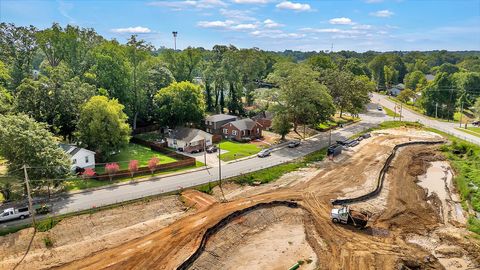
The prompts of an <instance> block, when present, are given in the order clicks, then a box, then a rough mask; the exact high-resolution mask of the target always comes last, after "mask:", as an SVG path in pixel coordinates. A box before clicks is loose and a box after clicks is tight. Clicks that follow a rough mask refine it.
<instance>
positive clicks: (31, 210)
mask: <svg viewBox="0 0 480 270" xmlns="http://www.w3.org/2000/svg"><path fill="white" fill-rule="evenodd" d="M23 173H24V174H25V185H26V186H27V195H28V208H29V210H30V215H31V216H32V224H33V228H36V227H37V226H36V222H35V209H33V203H32V194H31V192H30V182H29V181H28V173H27V165H23Z"/></svg>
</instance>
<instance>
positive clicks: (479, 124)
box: [472, 121, 480, 127]
mask: <svg viewBox="0 0 480 270" xmlns="http://www.w3.org/2000/svg"><path fill="white" fill-rule="evenodd" d="M472 125H474V126H477V127H478V126H480V121H475V122H472Z"/></svg>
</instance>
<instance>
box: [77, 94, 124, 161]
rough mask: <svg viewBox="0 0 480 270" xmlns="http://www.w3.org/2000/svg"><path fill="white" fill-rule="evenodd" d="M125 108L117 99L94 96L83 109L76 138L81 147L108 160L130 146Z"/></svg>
mask: <svg viewBox="0 0 480 270" xmlns="http://www.w3.org/2000/svg"><path fill="white" fill-rule="evenodd" d="M123 108H124V106H123V105H122V104H120V103H119V102H118V100H116V99H111V100H109V99H108V98H107V97H104V96H94V97H92V98H90V100H89V101H88V102H86V103H85V104H84V105H83V106H82V107H81V112H80V119H79V121H78V124H77V132H76V137H77V138H78V140H79V142H80V144H81V145H83V146H85V147H86V148H88V149H90V150H93V151H95V152H97V153H98V154H100V158H102V159H104V160H106V159H107V158H108V157H109V156H110V155H111V154H113V153H114V152H117V151H118V150H120V149H121V148H122V147H124V146H125V145H127V144H128V142H129V140H130V132H131V130H130V126H129V125H128V124H127V119H128V118H127V115H126V114H125V113H124V112H123Z"/></svg>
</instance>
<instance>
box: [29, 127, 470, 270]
mask: <svg viewBox="0 0 480 270" xmlns="http://www.w3.org/2000/svg"><path fill="white" fill-rule="evenodd" d="M429 139H430V140H438V137H436V136H435V135H432V134H431V133H429V132H421V131H418V130H409V129H396V130H393V131H383V132H382V133H376V134H374V136H373V137H372V138H370V139H367V140H364V141H362V143H361V145H360V146H358V147H356V148H353V149H349V150H348V151H345V153H344V154H343V157H342V159H337V160H335V161H333V162H325V163H322V169H321V170H319V171H318V174H317V175H316V176H314V177H308V179H306V180H305V181H294V182H290V181H289V182H288V184H287V185H281V186H274V185H270V186H269V188H263V187H262V188H261V193H257V192H251V191H248V192H247V193H246V194H247V195H245V196H243V197H242V195H241V194H240V193H237V194H235V196H232V197H234V198H235V199H232V200H231V201H230V202H225V203H214V204H212V205H210V206H208V207H206V208H204V209H203V210H202V211H198V212H197V213H195V214H192V215H190V216H187V217H184V218H182V219H180V220H178V221H177V222H174V223H173V224H171V225H170V226H168V227H166V228H163V229H160V230H158V231H156V232H153V233H151V234H150V235H147V236H144V237H140V238H138V239H135V240H131V241H128V242H125V243H123V244H122V245H118V246H116V247H112V248H108V249H105V250H103V251H101V252H98V253H97V254H95V255H92V256H87V257H85V258H83V259H79V260H76V261H73V262H71V263H68V264H61V263H59V264H58V265H60V267H61V268H64V269H175V268H177V267H178V266H179V265H181V264H182V263H183V262H185V260H187V258H189V257H190V256H191V255H192V254H194V253H196V251H197V250H198V248H199V246H201V243H202V239H204V235H205V233H206V232H207V231H208V230H209V229H210V228H212V227H215V226H217V225H218V224H219V223H220V222H222V221H223V220H225V218H226V217H228V216H229V215H231V214H232V213H235V212H238V211H242V210H244V209H247V208H248V209H250V208H251V207H255V206H257V205H259V204H262V203H269V202H273V201H295V202H297V203H298V205H300V206H301V208H302V209H303V210H299V209H293V210H292V209H290V210H288V211H287V210H285V211H286V212H285V213H282V211H283V210H281V211H279V212H277V213H276V212H275V211H276V210H273V211H272V210H270V211H268V210H267V209H264V210H261V211H260V210H258V209H257V210H255V211H252V212H250V213H249V214H248V215H246V216H244V217H243V218H238V219H233V220H229V221H228V222H229V223H228V224H226V227H223V229H221V230H220V231H217V232H216V234H215V235H214V236H213V237H212V238H210V239H209V240H208V241H207V242H206V250H207V251H206V252H203V253H201V254H200V256H199V258H197V259H196V260H194V264H195V267H193V268H197V269H212V268H213V269H215V267H217V266H219V268H222V269H232V268H233V269H235V268H237V269H238V268H243V269H246V268H249V266H251V264H250V261H254V262H257V264H261V265H264V268H268V269H271V268H270V265H268V264H262V263H263V260H266V261H271V260H270V259H272V258H278V260H282V259H283V258H284V257H285V258H287V259H288V260H285V261H282V265H281V266H280V265H278V267H282V268H283V269H285V268H288V267H290V266H291V264H290V261H291V260H293V259H294V258H293V257H289V254H287V255H285V253H287V252H288V253H292V254H294V255H295V256H298V257H301V258H298V260H303V259H305V260H306V259H307V258H303V257H306V256H307V255H308V256H309V257H312V258H313V259H312V262H311V264H309V265H315V267H317V268H319V269H443V268H444V266H443V265H442V264H441V262H440V261H439V258H440V256H443V257H442V258H441V259H443V258H445V257H448V256H453V254H455V255H458V254H457V253H458V252H457V251H458V249H455V248H453V249H451V248H450V249H448V248H447V249H445V248H443V249H442V248H441V249H440V250H439V251H438V254H440V255H438V256H436V254H437V253H435V252H434V250H431V249H428V248H426V247H425V245H423V246H422V245H419V244H417V243H415V241H411V239H413V237H417V236H424V237H427V238H428V237H429V236H431V234H432V233H434V232H437V231H438V230H439V229H440V228H442V227H441V226H442V225H443V223H442V219H441V218H440V216H439V213H440V211H439V210H438V209H437V208H436V202H435V200H434V199H430V200H429V198H427V195H426V192H425V190H423V188H421V187H420V186H418V185H417V183H416V180H415V178H416V176H417V175H418V174H422V173H425V171H426V168H427V167H428V162H430V161H433V160H438V159H440V158H441V157H440V156H439V155H438V154H437V153H436V151H435V149H434V148H431V147H425V146H418V147H411V148H410V147H407V148H406V149H405V150H402V151H401V152H400V153H399V154H398V156H397V158H396V159H394V161H393V163H392V167H391V168H390V169H389V171H388V174H387V178H386V181H387V182H388V192H387V193H381V194H380V195H378V198H381V197H382V196H384V197H383V200H384V204H382V205H381V207H378V208H376V209H377V213H376V217H375V219H374V220H372V221H371V222H370V227H369V228H367V229H365V230H358V229H355V228H353V227H350V226H347V225H338V224H333V223H332V222H331V220H330V210H331V208H332V206H331V204H330V200H331V199H336V198H339V197H347V196H349V195H352V194H353V195H355V194H360V195H361V194H365V193H368V192H369V191H371V190H372V188H373V185H372V184H373V182H374V181H373V180H374V179H375V176H376V175H377V174H378V172H379V171H380V169H381V168H382V166H383V163H384V162H385V160H386V158H387V157H388V155H389V154H390V153H391V151H392V149H393V147H394V146H395V145H396V144H399V143H404V142H407V141H414V140H419V141H424V140H429ZM370 183H372V184H370ZM356 207H357V206H356ZM274 209H281V207H280V208H276V207H275V208H274ZM302 212H303V213H308V214H303V218H301V219H300V218H298V217H296V216H298V215H300V213H302ZM287 213H288V215H291V217H288V215H287ZM249 217H250V218H249ZM251 217H256V219H251ZM301 228H304V229H303V230H304V233H303V234H302V233H300V232H301ZM447 231H448V230H447ZM291 232H293V233H291ZM462 233H465V231H464V230H463V229H459V231H458V236H459V237H455V239H463V241H464V242H462V243H459V244H458V245H457V246H460V248H461V249H460V250H462V252H465V253H464V254H467V255H468V256H472V255H471V254H474V253H475V252H478V249H476V248H475V247H476V245H477V244H478V242H477V244H475V242H472V241H474V240H472V239H467V238H466V237H465V235H462ZM274 235H277V237H276V238H275V237H273V236H274ZM278 235H281V237H278ZM298 235H303V236H304V238H305V240H306V241H307V242H308V245H306V244H305V242H304V239H303V236H302V237H299V236H298ZM435 235H436V236H438V243H440V244H442V243H447V244H448V245H449V246H451V244H452V243H454V242H455V241H459V240H455V241H454V240H449V239H450V238H449V237H447V236H446V235H448V233H445V232H444V233H443V234H442V233H440V232H438V233H436V234H435ZM407 236H412V238H409V237H407ZM290 237H293V238H291V241H290V242H292V245H295V247H296V249H299V250H303V251H302V252H300V253H298V254H295V252H294V251H293V250H292V249H290V248H291V247H290V244H289V246H286V245H285V241H283V240H282V238H286V239H289V238H290ZM300 240H301V241H300ZM270 241H273V242H272V244H270V245H269V244H268V243H266V242H270ZM288 242H289V241H287V243H288ZM472 243H473V244H472ZM308 246H309V247H311V248H312V249H313V251H314V252H315V254H316V259H315V257H314V256H313V255H312V253H311V251H310V250H309V248H308ZM437 246H438V245H437ZM468 246H470V248H467V247H468ZM274 247H276V250H275V248H274ZM472 247H473V248H472ZM271 248H274V249H273V250H272V249H271ZM287 248H289V249H288V251H287ZM252 250H254V251H258V252H252ZM262 250H265V253H263V252H261V251H262ZM479 253H480V252H479ZM257 255H258V256H257ZM246 256H248V257H246ZM309 265H307V266H309ZM472 265H474V266H478V265H476V264H472ZM305 266H306V264H304V265H303V266H302V267H305ZM38 268H41V267H38ZM193 268H192V269H193ZM219 268H218V269H219Z"/></svg>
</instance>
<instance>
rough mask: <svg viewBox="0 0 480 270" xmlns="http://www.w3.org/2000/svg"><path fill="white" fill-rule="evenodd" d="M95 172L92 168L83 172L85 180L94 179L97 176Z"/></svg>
mask: <svg viewBox="0 0 480 270" xmlns="http://www.w3.org/2000/svg"><path fill="white" fill-rule="evenodd" d="M95 174H96V173H95V170H94V169H92V168H86V169H85V171H84V172H83V177H84V178H92V177H94V176H95Z"/></svg>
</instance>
